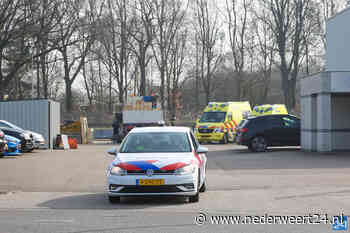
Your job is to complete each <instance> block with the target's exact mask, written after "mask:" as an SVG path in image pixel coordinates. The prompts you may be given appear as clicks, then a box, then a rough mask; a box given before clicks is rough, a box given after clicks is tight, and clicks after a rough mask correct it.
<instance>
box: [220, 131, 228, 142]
mask: <svg viewBox="0 0 350 233" xmlns="http://www.w3.org/2000/svg"><path fill="white" fill-rule="evenodd" d="M227 143H228V138H227V134H226V133H225V134H224V137H223V138H222V140H221V144H227Z"/></svg>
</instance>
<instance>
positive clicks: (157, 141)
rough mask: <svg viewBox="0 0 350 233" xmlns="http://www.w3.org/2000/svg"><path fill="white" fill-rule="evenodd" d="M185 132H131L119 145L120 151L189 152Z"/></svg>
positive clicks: (190, 149)
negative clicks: (120, 145)
mask: <svg viewBox="0 0 350 233" xmlns="http://www.w3.org/2000/svg"><path fill="white" fill-rule="evenodd" d="M191 151H192V148H191V146H190V141H189V138H188V136H187V133H182V132H181V133H180V132H152V133H131V134H130V135H128V137H127V138H126V140H125V142H123V145H122V147H121V150H120V152H121V153H160V152H169V153H171V152H173V153H179V152H191Z"/></svg>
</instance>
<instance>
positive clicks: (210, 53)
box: [195, 0, 222, 103]
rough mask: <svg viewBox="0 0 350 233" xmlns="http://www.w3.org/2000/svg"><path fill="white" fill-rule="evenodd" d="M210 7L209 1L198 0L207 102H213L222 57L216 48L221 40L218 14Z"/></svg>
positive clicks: (203, 82)
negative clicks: (214, 84)
mask: <svg viewBox="0 0 350 233" xmlns="http://www.w3.org/2000/svg"><path fill="white" fill-rule="evenodd" d="M209 8H210V6H209V4H208V1H207V0H196V2H195V14H196V29H197V35H198V40H199V43H200V53H201V55H200V78H201V80H202V84H203V88H204V92H205V95H206V102H207V103H208V102H209V101H210V100H211V92H212V88H213V87H212V79H213V77H214V73H215V71H216V68H217V66H218V64H219V63H220V61H221V58H222V57H221V56H220V54H219V53H218V52H217V50H216V47H217V44H218V40H219V39H220V38H219V36H220V33H219V24H218V14H217V12H216V11H214V12H212V10H213V9H209Z"/></svg>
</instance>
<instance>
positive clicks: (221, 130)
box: [214, 128, 225, 133]
mask: <svg viewBox="0 0 350 233" xmlns="http://www.w3.org/2000/svg"><path fill="white" fill-rule="evenodd" d="M224 132H225V130H223V129H222V128H216V129H215V130H214V133H224Z"/></svg>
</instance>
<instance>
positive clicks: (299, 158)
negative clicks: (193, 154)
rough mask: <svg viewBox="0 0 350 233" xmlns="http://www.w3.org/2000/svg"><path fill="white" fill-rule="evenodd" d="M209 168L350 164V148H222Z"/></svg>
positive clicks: (213, 153)
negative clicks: (332, 150) (334, 150)
mask: <svg viewBox="0 0 350 233" xmlns="http://www.w3.org/2000/svg"><path fill="white" fill-rule="evenodd" d="M207 157H208V165H207V166H208V167H207V169H208V170H217V169H221V170H228V171H229V170H237V169H240V170H242V169H258V170H259V169H324V168H350V153H349V152H329V153H317V152H306V151H302V150H300V148H299V147H272V148H268V150H267V151H266V152H258V153H257V152H251V151H249V150H248V148H246V149H245V148H242V147H238V148H237V147H236V148H222V149H219V150H218V149H216V150H215V151H210V152H209V154H208V156H207Z"/></svg>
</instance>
